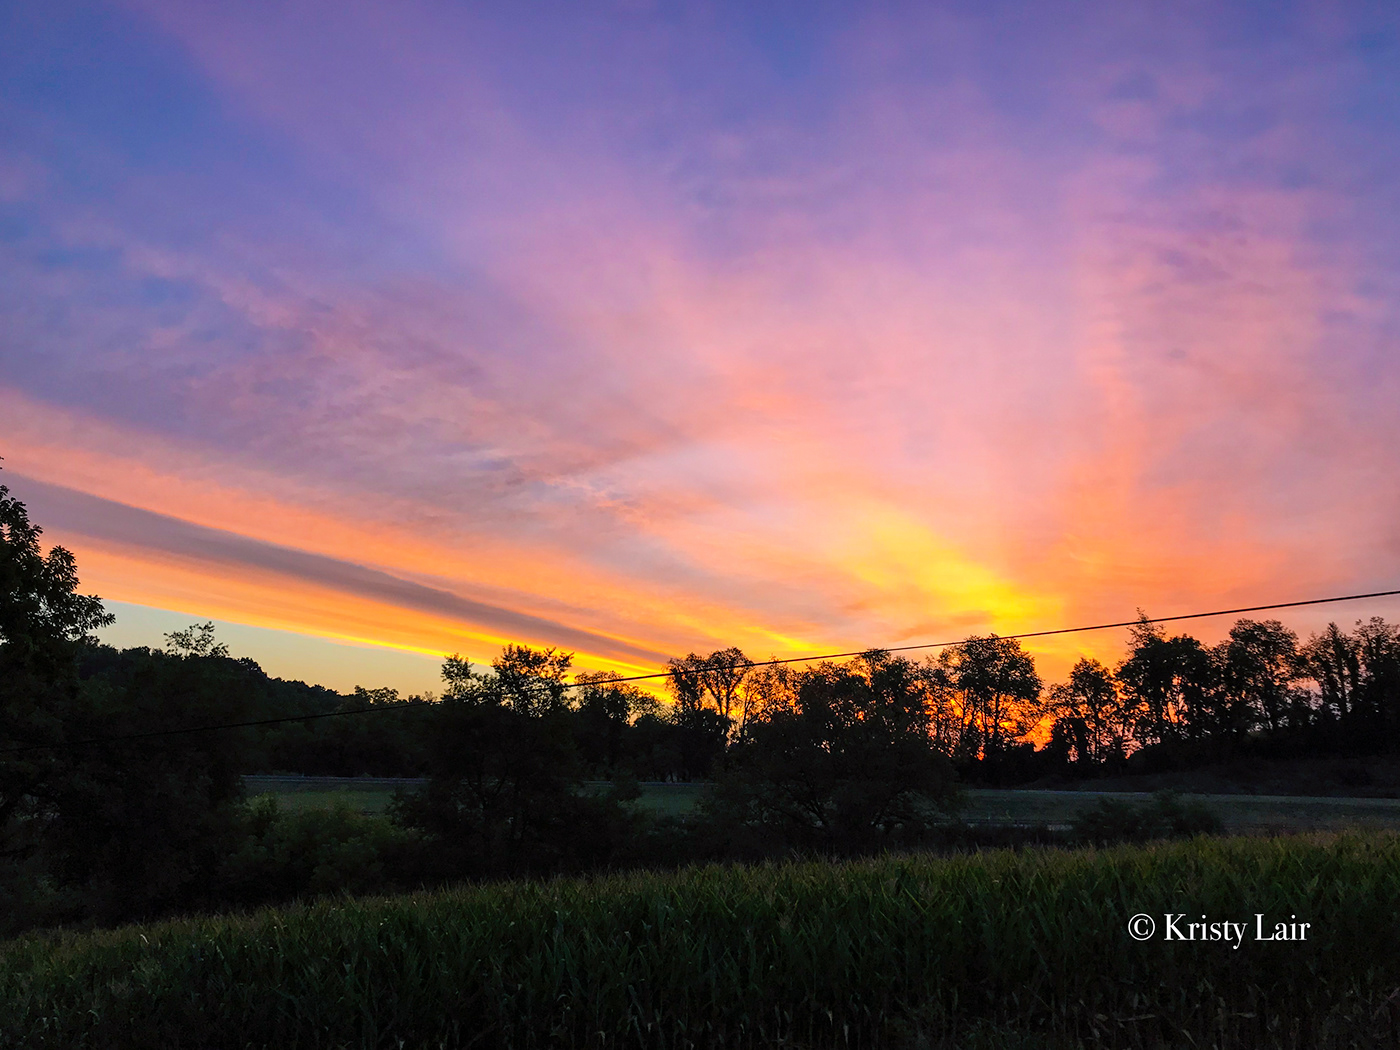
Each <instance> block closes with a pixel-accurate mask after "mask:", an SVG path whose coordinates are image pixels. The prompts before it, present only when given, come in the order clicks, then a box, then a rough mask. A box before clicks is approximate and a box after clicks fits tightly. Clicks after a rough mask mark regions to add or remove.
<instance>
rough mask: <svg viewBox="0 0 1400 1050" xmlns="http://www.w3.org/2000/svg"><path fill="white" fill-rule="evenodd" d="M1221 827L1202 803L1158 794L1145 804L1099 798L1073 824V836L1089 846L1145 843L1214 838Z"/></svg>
mask: <svg viewBox="0 0 1400 1050" xmlns="http://www.w3.org/2000/svg"><path fill="white" fill-rule="evenodd" d="M1222 827H1223V826H1222V825H1221V823H1220V818H1219V817H1217V816H1216V815H1215V814H1214V813H1213V812H1211V811H1210V810H1209V809H1208V808H1206V806H1204V805H1203V804H1202V803H1199V802H1183V801H1182V800H1181V798H1180V797H1179V796H1178V795H1177V794H1176V793H1175V792H1172V791H1159V792H1157V794H1155V795H1154V796H1153V797H1152V801H1151V802H1150V803H1148V804H1147V805H1138V804H1135V803H1132V802H1124V801H1120V800H1118V799H1109V798H1106V799H1101V800H1100V801H1099V804H1098V805H1097V806H1095V807H1094V808H1093V809H1091V810H1089V811H1088V812H1087V813H1084V814H1082V815H1080V816H1079V818H1078V819H1076V820H1075V821H1074V824H1073V835H1074V837H1075V838H1076V839H1078V840H1079V841H1081V842H1090V843H1103V844H1108V843H1114V842H1147V841H1149V840H1151V839H1177V838H1190V837H1192V836H1193V835H1214V834H1219V833H1220V831H1221V830H1222Z"/></svg>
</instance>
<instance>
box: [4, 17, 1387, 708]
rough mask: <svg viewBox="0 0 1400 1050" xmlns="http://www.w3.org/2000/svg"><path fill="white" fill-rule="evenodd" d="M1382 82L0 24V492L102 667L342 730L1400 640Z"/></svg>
mask: <svg viewBox="0 0 1400 1050" xmlns="http://www.w3.org/2000/svg"><path fill="white" fill-rule="evenodd" d="M1398 71H1400V8H1397V7H1396V5H1394V4H1393V3H1356V4H1348V3H1339V2H1319V3H1300V4H1289V3H1282V2H1281V3H1266V4H1261V3H1249V4H1245V3H1234V4H1230V3H1209V4H1206V3H1202V4H1190V3H1181V2H1173V3H1161V4H1153V3H1128V4H1124V3H1121V2H1103V3H1095V2H1066V3H1053V2H1021V3H997V2H976V3H972V2H968V3H936V2H935V3H910V4H898V3H871V4H821V3H805V4H795V3H772V4H769V3H751V2H736V3H732V4H703V3H677V4H672V3H659V2H658V3H651V2H646V0H631V2H623V0H618V2H613V3H594V4H590V3H546V2H540V3H534V2H520V3H494V4H465V3H452V4H449V3H420V2H414V0H395V2H393V3H387V2H384V3H378V4H368V3H357V2H353V0H338V2H335V3H331V2H324V3H321V2H301V0H279V2H267V3H263V2H256V0H243V2H240V3H235V4H223V5H212V4H201V3H191V2H188V0H184V2H173V0H172V2H164V0H134V2H131V3H127V4H122V3H112V4H101V3H92V4H86V3H81V2H79V3H67V2H64V0H55V2H53V3H34V2H29V3H25V2H20V3H4V4H0V455H3V457H4V461H3V468H4V470H3V473H0V483H4V484H7V485H8V486H9V487H10V489H11V490H12V492H13V494H14V495H15V496H16V497H18V498H19V499H21V500H23V501H25V502H26V503H27V504H28V505H29V508H30V512H31V516H32V517H33V518H34V520H35V521H37V522H38V523H39V524H40V525H42V526H44V528H45V539H46V540H47V541H49V542H54V543H62V544H64V545H65V546H67V547H69V548H70V549H72V550H73V551H74V552H75V553H76V555H77V557H78V566H79V571H80V574H81V576H82V580H83V589H84V590H85V591H88V592H94V593H97V594H100V595H102V596H103V597H104V598H105V599H108V600H109V601H110V602H112V605H111V608H112V609H113V611H115V612H116V613H117V614H118V623H117V625H116V627H114V628H113V629H112V630H111V631H109V632H108V633H107V637H109V638H110V639H112V640H114V641H117V642H119V643H120V644H151V645H158V644H160V641H161V638H160V635H161V633H162V632H163V631H168V630H171V629H174V628H176V627H179V626H183V625H186V624H188V623H190V622H192V621H194V620H203V619H210V618H212V619H215V620H217V621H219V623H220V633H221V635H223V636H224V637H226V639H227V640H229V641H230V644H231V646H232V647H233V649H234V652H235V655H249V656H252V657H254V658H255V659H259V660H260V662H262V663H263V664H264V666H266V667H267V668H268V669H269V670H270V671H272V672H273V673H278V674H283V675H287V676H292V677H298V678H305V679H308V680H311V681H318V682H324V683H325V684H328V685H331V686H334V687H337V688H343V689H348V688H349V687H350V686H351V685H353V684H356V683H360V684H365V685H392V686H397V687H400V688H403V689H422V688H432V687H433V685H434V680H435V678H436V668H437V664H438V662H439V661H440V658H441V655H442V654H443V653H446V652H453V651H458V652H461V653H463V654H464V655H467V656H468V657H470V658H471V659H472V660H474V661H478V662H485V661H488V660H489V659H490V657H491V656H492V655H493V654H494V653H495V652H496V651H497V650H498V649H499V647H500V645H501V644H502V643H503V642H506V641H518V642H526V643H530V644H534V645H556V646H562V647H564V648H566V649H568V650H570V651H574V652H576V653H577V654H578V655H577V662H578V665H579V666H580V667H586V668H610V669H615V670H619V671H622V672H624V673H642V672H646V671H651V670H655V669H656V668H657V667H658V666H660V665H661V664H662V663H663V662H664V660H665V659H666V658H667V657H669V656H676V655H683V654H684V653H686V652H688V651H692V650H693V651H697V652H709V651H710V650H712V649H716V648H720V647H723V646H728V645H738V646H739V647H741V648H742V649H744V650H745V651H746V652H747V653H748V654H749V655H750V656H754V657H766V656H769V655H774V656H792V655H799V654H803V653H814V652H823V651H831V650H844V649H851V648H861V647H865V646H869V645H890V646H894V645H906V644H912V643H917V642H923V641H938V640H942V639H945V638H956V637H962V636H964V635H967V634H969V633H974V632H987V631H997V632H1001V633H1013V632H1017V631H1024V630H1039V629H1045V628H1052V627H1060V626H1068V625H1073V624H1076V623H1086V622H1096V621H1102V620H1119V619H1125V618H1130V617H1131V616H1132V615H1133V614H1134V611H1135V610H1136V609H1137V608H1139V607H1141V608H1144V609H1145V610H1147V611H1148V613H1149V614H1153V615H1171V614H1174V613H1181V612H1190V611H1193V610H1198V609H1210V608H1217V607H1223V606H1234V605H1252V604H1260V603H1265V602H1271V601H1289V600H1294V599H1300V598H1310V597H1316V596H1323V595H1328V594H1342V593H1348V592H1354V591H1370V590H1379V589H1388V588H1394V587H1400V484H1397V479H1398V478H1400V473H1398V471H1400V411H1397V405H1400V72H1398ZM1373 614H1383V615H1386V616H1388V617H1390V618H1392V619H1394V618H1400V602H1396V601H1391V602H1389V603H1386V602H1372V603H1360V604H1357V605H1354V606H1338V607H1333V608H1325V609H1322V610H1320V611H1318V610H1314V611H1311V612H1307V613H1298V614H1294V615H1291V616H1285V617H1283V618H1284V619H1285V620H1286V622H1288V623H1290V624H1292V625H1293V626H1295V627H1297V628H1298V629H1300V630H1301V631H1303V632H1304V633H1306V631H1307V630H1310V629H1313V628H1315V627H1318V626H1320V625H1321V624H1324V623H1325V622H1326V621H1327V620H1328V619H1329V618H1334V619H1337V620H1338V621H1339V622H1342V623H1350V622H1351V621H1352V620H1354V619H1355V618H1356V617H1358V616H1369V615H1373ZM239 625H241V626H239ZM1227 627H1228V621H1225V622H1218V623H1202V624H1200V625H1199V626H1196V627H1193V628H1192V630H1194V631H1195V632H1197V633H1198V634H1199V635H1200V636H1202V637H1205V638H1214V637H1218V636H1219V634H1220V632H1221V631H1223V630H1224V629H1225V628H1227ZM1122 642H1123V639H1122V637H1121V632H1115V633H1110V634H1104V635H1100V636H1071V637H1070V638H1069V639H1062V640H1058V641H1055V642H1046V643H1044V644H1040V645H1036V646H1033V647H1032V648H1033V651H1035V652H1036V653H1037V655H1038V656H1039V657H1040V658H1041V666H1042V669H1043V670H1044V671H1046V673H1047V674H1048V675H1049V676H1051V677H1054V676H1056V675H1059V674H1062V673H1063V672H1064V670H1065V669H1066V668H1067V666H1068V664H1069V662H1071V661H1072V660H1073V659H1074V658H1075V656H1077V655H1078V654H1079V653H1081V652H1084V653H1095V654H1097V655H1100V656H1102V657H1103V658H1105V659H1109V660H1111V659H1113V658H1114V657H1115V656H1116V655H1117V654H1118V653H1119V652H1120V651H1121V646H1122Z"/></svg>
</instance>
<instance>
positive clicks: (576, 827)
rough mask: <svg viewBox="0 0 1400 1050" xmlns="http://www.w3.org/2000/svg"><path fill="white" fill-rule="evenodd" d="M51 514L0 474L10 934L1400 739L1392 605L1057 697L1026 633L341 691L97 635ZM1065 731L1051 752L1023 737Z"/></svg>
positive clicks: (653, 861) (519, 666)
mask: <svg viewBox="0 0 1400 1050" xmlns="http://www.w3.org/2000/svg"><path fill="white" fill-rule="evenodd" d="M41 531H42V530H41V529H40V528H39V527H38V526H37V525H34V524H33V523H31V522H30V521H29V518H28V514H27V511H26V509H25V507H24V504H22V503H20V502H19V501H18V500H16V499H14V498H12V497H11V496H10V495H9V491H8V489H6V488H5V487H4V486H0V715H2V716H3V717H2V718H0V933H4V932H13V931H14V930H16V929H20V928H24V927H27V926H34V925H45V924H52V923H63V922H99V923H102V922H117V921H125V920H127V919H132V918H143V917H150V916H153V915H159V914H168V913H172V912H178V911H182V910H190V909H211V908H221V907H227V906H242V905H253V904H260V903H266V902H269V901H273V900H281V899H287V898H290V897H295V896H298V895H302V894H306V893H317V892H335V891H344V890H386V889H394V888H413V887H416V886H421V885H430V884H436V883H441V882H444V881H451V880H454V879H464V878H465V879H476V878H494V877H505V876H512V877H514V876H519V875H535V874H540V875H543V874H551V873H557V872H565V871H588V870H599V869H607V868H620V867H629V866H655V865H659V864H676V863H685V862H689V861H695V860H717V859H752V858H758V857H764V856H774V855H783V854H785V853H788V852H792V851H798V852H803V853H815V854H826V855H838V854H852V853H867V852H874V851H879V850H883V849H891V848H906V847H914V846H929V845H938V844H939V843H945V844H946V843H947V842H948V841H950V840H949V836H950V835H954V836H956V834H959V832H956V831H955V830H950V828H952V827H953V825H952V823H951V821H950V814H951V812H952V809H953V805H954V802H955V785H956V783H957V782H958V781H959V780H961V781H962V782H966V783H977V782H983V783H1018V782H1026V781H1029V780H1035V779H1037V778H1043V777H1046V776H1057V775H1059V776H1064V775H1081V776H1082V775H1097V774H1100V773H1104V772H1112V771H1116V770H1123V769H1131V768H1134V767H1137V768H1154V767H1155V766H1161V765H1163V764H1168V765H1169V764H1172V763H1176V764H1181V763H1189V762H1193V761H1205V760H1209V759H1211V758H1218V757H1220V756H1221V755H1227V754H1230V753H1239V752H1241V751H1247V750H1250V749H1253V751H1255V752H1260V753H1263V752H1268V751H1269V749H1273V750H1274V751H1275V752H1277V753H1289V754H1295V753H1349V754H1355V753H1373V752H1376V751H1384V750H1393V749H1395V747H1396V746H1397V741H1398V740H1400V734H1397V729H1400V632H1397V629H1396V628H1395V627H1393V626H1391V625H1388V624H1386V623H1384V622H1383V621H1381V620H1375V619H1373V620H1370V621H1367V622H1364V623H1359V624H1358V625H1357V627H1356V628H1355V629H1354V630H1353V631H1351V632H1344V631H1341V630H1339V629H1338V628H1336V627H1335V626H1333V627H1330V628H1329V629H1328V630H1327V631H1326V632H1324V633H1323V634H1322V635H1320V636H1317V637H1314V638H1311V639H1309V640H1308V641H1307V642H1301V643H1300V642H1299V640H1298V639H1297V637H1296V636H1295V635H1294V634H1293V633H1292V632H1290V631H1288V630H1287V629H1286V628H1284V627H1283V626H1282V625H1281V624H1279V623H1277V622H1276V621H1265V622H1254V621H1247V620H1242V621H1239V622H1238V623H1237V624H1236V625H1235V626H1234V628H1232V630H1231V632H1230V635H1229V637H1228V638H1227V639H1226V640H1225V641H1223V642H1222V643H1220V645H1218V646H1213V647H1211V646H1205V645H1203V644H1202V643H1200V642H1199V641H1197V640H1196V639H1194V638H1190V637H1188V636H1184V635H1181V636H1173V637H1168V636H1167V635H1166V634H1165V633H1164V632H1163V631H1161V630H1160V629H1159V628H1157V627H1156V626H1154V625H1152V624H1150V623H1147V622H1146V621H1144V622H1143V623H1141V624H1139V625H1138V626H1137V627H1136V628H1134V629H1133V630H1132V632H1131V634H1130V645H1129V648H1128V652H1127V654H1126V656H1125V658H1124V659H1123V660H1122V661H1121V662H1120V663H1119V665H1118V666H1117V667H1116V668H1113V669H1110V668H1108V667H1106V666H1105V665H1103V664H1101V663H1098V662H1095V661H1092V660H1081V661H1080V662H1079V663H1078V664H1077V665H1076V666H1075V667H1074V669H1073V671H1072V672H1071V673H1070V675H1069V677H1068V679H1067V680H1066V681H1065V682H1063V683H1059V684H1057V685H1054V686H1052V687H1050V688H1046V687H1045V686H1044V684H1043V682H1042V680H1041V678H1040V677H1039V675H1038V673H1037V671H1036V668H1035V663H1034V660H1033V659H1032V657H1031V656H1030V654H1028V653H1027V652H1025V651H1024V649H1023V648H1022V647H1021V645H1020V643H1019V642H1018V641H1016V640H1015V639H1008V638H998V637H996V636H986V637H973V638H969V639H967V640H966V641H965V642H963V643H961V644H959V645H956V646H952V647H949V648H947V649H945V650H943V651H942V652H941V653H940V654H938V655H937V656H934V657H930V658H928V659H925V660H922V661H914V660H910V659H907V658H904V657H901V656H895V655H892V654H890V653H887V652H881V651H871V652H868V653H865V654H863V655H861V656H859V657H856V658H854V659H850V660H846V661H843V662H831V661H824V662H819V663H816V664H812V665H806V666H799V665H795V664H777V663H756V662H754V661H753V660H751V659H749V658H748V657H747V656H746V655H745V654H744V653H742V652H741V651H739V650H738V649H735V648H727V649H721V650H718V651H716V652H713V653H711V654H709V655H707V656H700V655H697V654H690V655H688V656H686V657H684V658H680V659H676V660H673V661H671V662H670V664H669V667H668V675H667V678H666V687H667V689H668V691H669V701H670V702H668V703H663V702H662V701H661V700H659V699H658V698H657V697H655V696H653V695H651V694H649V693H647V692H645V691H643V690H641V689H639V688H637V687H636V686H635V685H633V684H631V683H628V682H624V681H620V680H619V679H618V676H617V675H615V674H610V673H606V672H582V673H577V674H575V673H573V669H572V657H571V655H570V654H568V653H564V652H561V651H559V650H556V649H548V648H545V649H539V648H532V647H530V646H524V645H507V646H505V647H504V649H503V650H502V652H501V654H500V655H499V656H498V657H497V658H496V659H495V660H493V661H492V663H491V666H490V668H489V669H485V668H482V669H478V668H476V667H474V666H473V665H472V664H470V663H469V662H467V661H466V660H464V659H462V658H461V657H458V656H452V657H449V658H448V659H447V660H446V661H445V663H444V665H443V671H442V676H443V686H442V691H441V694H440V695H437V696H427V695H424V696H412V697H401V696H400V695H399V694H398V693H397V692H395V691H394V690H391V689H365V688H357V689H356V690H354V692H353V693H351V694H348V695H342V694H338V693H335V692H333V691H331V690H328V689H324V688H320V687H317V686H311V685H306V684H305V683H301V682H288V681H283V680H280V679H275V678H271V677H269V676H268V675H267V674H265V673H264V672H263V671H262V669H261V668H260V667H259V666H258V665H257V664H256V663H255V662H254V661H253V660H250V659H247V658H243V659H235V658H233V657H232V656H231V655H230V654H229V652H228V650H227V649H226V647H224V646H222V645H221V644H219V643H218V641H217V640H216V638H215V637H214V632H213V628H212V625H209V624H204V625H196V626H194V627H191V628H190V629H188V630H185V631H177V632H173V633H172V634H170V635H168V636H167V639H166V646H165V647H164V648H163V649H152V648H133V649H125V650H117V649H115V648H113V647H111V646H106V645H101V644H99V643H97V642H96V641H95V640H94V639H93V637H92V632H93V631H94V630H96V629H97V628H100V627H102V626H104V625H106V624H107V623H109V622H110V619H111V618H110V616H109V615H108V614H107V613H106V612H105V611H104V609H103V607H102V604H101V602H100V600H99V599H97V598H96V597H93V596H86V595H82V594H80V593H79V587H78V577H77V570H76V564H75V562H74V559H73V556H72V555H71V554H70V553H69V552H68V551H66V550H64V549H63V548H61V547H54V548H52V549H51V550H50V551H48V552H47V553H44V551H43V550H42V547H41V545H40V542H39V538H40V535H41ZM364 709H368V713H359V714H349V713H343V712H350V711H363V710H364ZM337 713H342V714H339V715H338V716H337ZM324 716H333V717H324ZM287 719H291V720H290V721H287ZM273 720H280V721H276V722H275V724H262V725H258V724H249V725H241V726H239V727H237V728H221V729H203V730H199V731H194V732H180V733H176V734H172V732H171V731H172V730H184V729H192V728H197V727H201V726H216V725H226V724H229V723H270V722H272V721H273ZM1045 724H1048V725H1049V727H1050V728H1049V738H1048V741H1046V742H1045V743H1044V744H1043V745H1042V746H1040V747H1038V748H1037V747H1036V746H1034V744H1032V743H1031V742H1030V740H1029V739H1028V736H1029V735H1030V734H1031V733H1032V731H1033V730H1034V728H1035V727H1036V726H1037V725H1045ZM255 772H292V773H307V774H329V775H344V776H356V775H361V774H370V775H382V776H409V777H421V778H422V779H423V786H422V788H421V789H418V790H411V791H404V792H401V793H400V794H399V796H398V797H397V798H396V799H395V801H394V804H393V806H392V807H391V811H390V813H389V815H388V817H387V818H370V817H365V816H363V815H362V814H358V813H352V812H350V811H348V810H344V809H342V810H337V811H330V812H322V813H317V812H309V813H295V812H283V811H282V810H280V809H279V807H278V806H277V805H276V803H275V802H274V801H272V800H270V799H260V800H251V801H250V800H249V799H248V798H247V797H246V788H245V784H244V780H243V777H244V775H245V774H249V773H255ZM661 780H665V781H683V780H701V781H705V782H707V783H709V784H710V785H711V786H710V787H709V789H708V790H707V792H706V794H705V796H704V800H703V803H702V805H701V808H700V811H699V812H698V813H697V814H696V815H694V816H691V817H686V818H676V819H667V818H658V817H655V816H648V814H647V812H646V811H645V810H644V809H642V808H639V807H638V806H636V805H635V804H633V803H634V800H635V799H636V797H637V795H638V792H639V787H638V782H639V781H661Z"/></svg>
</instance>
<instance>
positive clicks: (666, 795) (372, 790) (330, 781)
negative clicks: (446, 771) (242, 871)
mask: <svg viewBox="0 0 1400 1050" xmlns="http://www.w3.org/2000/svg"><path fill="white" fill-rule="evenodd" d="M402 786H404V787H407V788H409V789H410V790H411V789H412V787H413V785H411V784H404V785H402ZM590 786H591V787H593V788H594V789H596V790H603V789H605V788H606V787H607V785H605V784H601V783H599V784H593V785H590ZM704 786H705V785H703V784H645V785H643V786H642V797H641V798H639V799H637V801H636V803H635V804H636V805H637V806H638V807H639V808H641V809H644V810H646V811H648V812H651V813H657V814H662V815H666V816H679V815H681V814H684V813H689V812H691V811H692V810H693V809H694V808H695V803H696V800H697V799H698V798H699V796H700V792H701V790H703V788H704ZM247 788H248V794H249V796H251V797H256V796H258V795H263V794H270V795H274V796H276V798H277V804H278V806H279V807H280V808H281V809H283V810H287V811H293V812H296V811H300V810H304V809H329V808H330V807H332V806H335V805H340V804H344V805H347V806H349V807H350V808H351V809H354V810H357V811H359V812H361V813H372V814H377V813H383V812H384V811H385V810H386V809H388V807H389V801H390V800H391V799H392V798H393V797H394V791H395V786H390V785H386V784H385V783H384V782H383V781H382V780H377V779H374V778H370V777H356V778H351V777H248V778H247Z"/></svg>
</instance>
